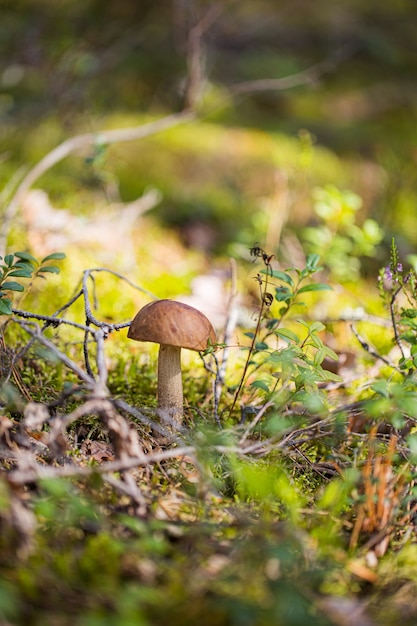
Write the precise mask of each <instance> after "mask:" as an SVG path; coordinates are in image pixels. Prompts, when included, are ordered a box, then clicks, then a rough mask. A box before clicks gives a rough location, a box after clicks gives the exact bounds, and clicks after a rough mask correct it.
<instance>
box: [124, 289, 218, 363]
mask: <svg viewBox="0 0 417 626" xmlns="http://www.w3.org/2000/svg"><path fill="white" fill-rule="evenodd" d="M127 336H128V337H129V339H134V340H136V341H152V342H154V343H159V344H164V345H168V346H175V347H178V348H188V350H196V351H197V352H201V351H203V350H206V349H207V348H208V346H209V344H210V343H211V344H214V343H216V333H215V332H214V329H213V327H212V325H211V324H210V322H209V320H208V319H207V317H206V316H205V315H203V313H201V312H200V311H198V310H197V309H195V308H194V307H192V306H189V305H188V304H183V303H182V302H175V301H174V300H156V301H155V302H150V303H149V304H147V305H146V306H144V307H143V309H141V310H140V311H139V313H137V315H136V317H135V318H134V319H133V321H132V323H131V325H130V328H129V332H128V334H127Z"/></svg>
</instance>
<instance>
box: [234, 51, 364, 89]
mask: <svg viewBox="0 0 417 626" xmlns="http://www.w3.org/2000/svg"><path fill="white" fill-rule="evenodd" d="M354 52H355V49H354V47H353V45H352V44H348V45H346V46H344V47H343V48H341V49H340V50H337V51H336V52H335V53H334V54H333V55H331V56H330V57H329V58H327V59H324V60H323V61H319V62H318V63H314V64H313V65H310V67H307V68H306V69H305V70H302V71H301V72H297V73H295V74H290V75H289V76H284V77H282V78H260V79H257V80H248V81H244V82H242V83H236V84H235V85H232V87H231V88H230V91H231V93H232V95H242V94H246V93H254V92H260V91H283V90H284V89H292V88H293V87H299V86H301V85H315V84H317V82H318V81H319V79H320V78H321V77H322V76H324V75H325V74H329V73H330V72H332V71H333V70H334V69H335V68H336V67H337V66H338V65H339V64H340V63H342V62H343V61H345V60H346V58H348V57H350V56H352V54H353V53H354Z"/></svg>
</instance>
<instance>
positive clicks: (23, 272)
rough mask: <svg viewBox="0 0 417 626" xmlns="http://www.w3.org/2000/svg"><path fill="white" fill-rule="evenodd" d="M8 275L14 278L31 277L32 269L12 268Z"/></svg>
mask: <svg viewBox="0 0 417 626" xmlns="http://www.w3.org/2000/svg"><path fill="white" fill-rule="evenodd" d="M8 276H15V277H16V278H31V277H32V271H31V270H29V269H27V270H25V269H17V270H13V271H12V272H10V273H9V274H8Z"/></svg>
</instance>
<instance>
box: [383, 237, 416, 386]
mask: <svg viewBox="0 0 417 626" xmlns="http://www.w3.org/2000/svg"><path fill="white" fill-rule="evenodd" d="M378 287H379V292H380V296H381V298H382V300H383V302H384V304H385V305H386V306H387V308H388V309H389V313H390V317H391V323H392V328H393V332H394V337H393V341H394V344H396V346H397V348H398V350H399V352H400V355H401V356H400V358H399V361H398V368H399V370H400V371H401V372H402V373H404V374H406V375H408V376H410V375H411V374H413V373H415V371H416V369H417V275H416V272H415V270H414V269H413V268H409V269H408V270H407V271H406V270H405V269H404V266H403V263H402V262H401V260H400V256H399V253H398V248H397V245H396V243H395V240H394V239H392V242H391V251H390V262H389V265H387V266H386V267H384V268H382V269H381V270H380V272H379V278H378Z"/></svg>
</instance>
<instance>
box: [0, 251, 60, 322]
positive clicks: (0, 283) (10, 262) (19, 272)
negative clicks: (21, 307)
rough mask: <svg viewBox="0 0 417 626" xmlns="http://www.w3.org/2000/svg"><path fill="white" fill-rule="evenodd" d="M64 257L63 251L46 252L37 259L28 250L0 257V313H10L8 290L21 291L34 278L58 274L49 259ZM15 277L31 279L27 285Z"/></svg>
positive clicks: (11, 306) (54, 259)
mask: <svg viewBox="0 0 417 626" xmlns="http://www.w3.org/2000/svg"><path fill="white" fill-rule="evenodd" d="M64 258H65V254H64V253H63V252H54V253H52V254H48V255H47V256H46V257H44V258H43V259H42V260H41V261H38V260H37V259H35V257H33V256H32V255H31V254H29V253H28V252H14V253H13V254H7V255H6V256H5V257H4V259H3V258H2V257H0V262H1V261H2V263H1V264H0V315H11V314H12V312H13V300H12V298H11V297H10V296H9V293H10V292H12V293H13V292H23V291H25V288H26V289H29V288H30V286H31V285H32V282H33V280H35V278H45V276H44V274H59V272H60V269H59V267H57V266H56V265H50V261H60V260H61V259H64ZM15 278H27V279H30V280H31V283H30V284H29V286H26V287H25V286H24V285H22V284H21V283H20V282H17V281H15V280H10V279H15Z"/></svg>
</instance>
